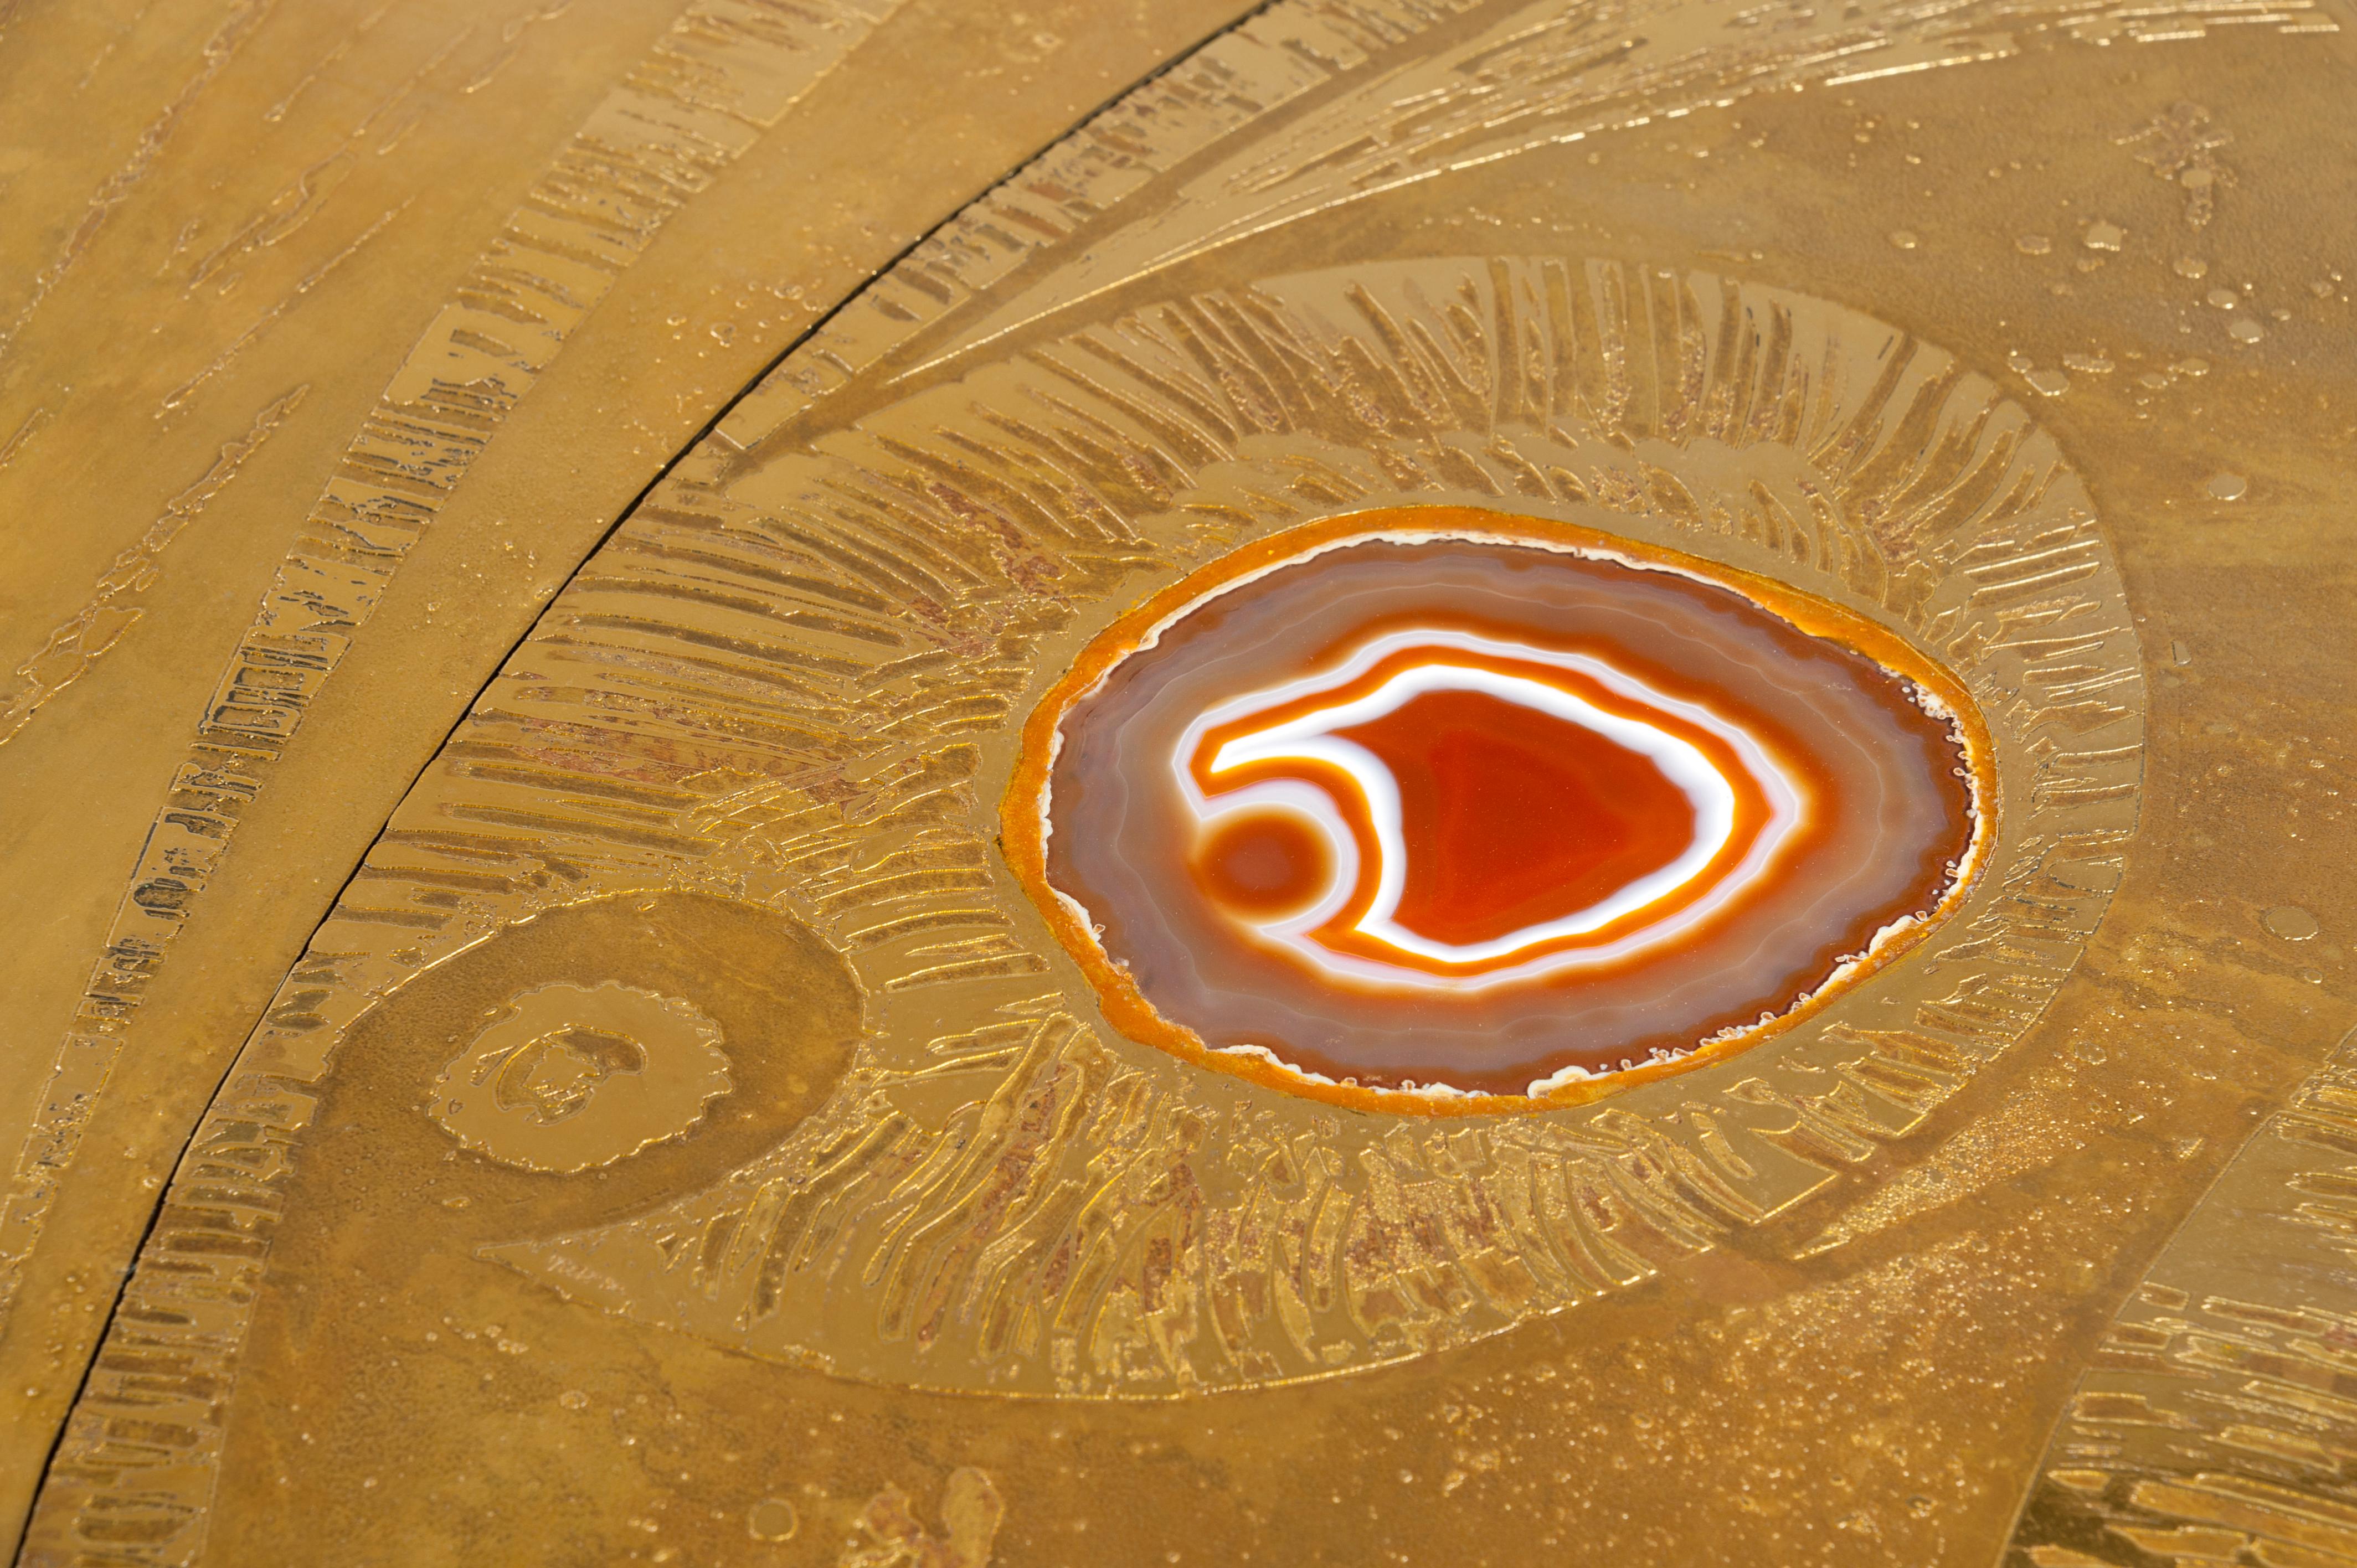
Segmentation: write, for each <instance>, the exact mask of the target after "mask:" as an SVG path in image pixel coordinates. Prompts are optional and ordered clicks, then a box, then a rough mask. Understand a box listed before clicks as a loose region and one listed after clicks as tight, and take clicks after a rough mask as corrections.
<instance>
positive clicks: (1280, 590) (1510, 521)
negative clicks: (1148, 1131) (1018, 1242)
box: [1004, 508, 1987, 1109]
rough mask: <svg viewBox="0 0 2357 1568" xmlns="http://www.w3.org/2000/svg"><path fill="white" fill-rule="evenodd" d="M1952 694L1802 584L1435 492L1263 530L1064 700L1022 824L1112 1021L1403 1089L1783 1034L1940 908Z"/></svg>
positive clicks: (1018, 840)
mask: <svg viewBox="0 0 2357 1568" xmlns="http://www.w3.org/2000/svg"><path fill="white" fill-rule="evenodd" d="M1980 733H1981V732H1980V730H1979V727H1978V725H1976V724H1975V723H1974V722H1973V718H1972V714H1971V712H1970V707H1969V703H1968V702H1967V701H1966V699H1965V698H1964V694H1963V693H1962V692H1961V691H1960V690H1958V689H1956V688H1955V686H1954V684H1953V682H1951V681H1950V680H1948V679H1947V678H1946V677H1945V676H1944V675H1943V673H1942V672H1941V671H1938V670H1937V669H1936V667H1934V666H1932V665H1931V664H1930V663H1929V662H1928V661H1927V660H1923V659H1921V656H1920V655H1917V654H1915V653H1913V651H1912V650H1910V649H1909V648H1907V646H1906V645H1905V644H1904V643H1903V642H1902V641H1901V640H1900V639H1898V638H1897V637H1896V636H1894V635H1893V634H1891V633H1889V632H1888V631H1886V630H1884V629H1883V628H1879V627H1878V626H1876V625H1874V624H1873V623H1871V622H1868V621H1867V620H1865V619H1864V618H1860V617H1857V616H1856V615H1853V614H1851V613H1850V612H1848V611H1846V610H1843V609H1841V608H1839V607H1835V606H1834V605H1831V604H1828V603H1825V602H1824V601H1822V600H1819V599H1816V598H1813V597H1812V596H1806V595H1803V594H1800V593H1798V592H1797V591H1795V590H1792V589H1791V588H1788V587H1785V586H1783V585H1776V584H1770V583H1766V582H1763V581H1760V580H1758V579H1754V578H1751V577H1749V576H1748V575H1744V574H1738V573H1735V572H1731V571H1728V570H1726V569H1723V568H1717V567H1712V566H1709V565H1707V564H1705V563H1702V562H1699V561H1695V560H1690V559H1688V558H1684V557H1681V556H1675V555H1673V554H1671V553H1666V552H1662V551H1658V550H1652V549H1648V548H1644V547H1641V546H1638V545H1635V544H1633V543H1631V542H1628V541H1625V540H1617V539H1610V538H1608V537H1607V536H1603V535H1598V534H1593V533H1590V532H1587V531H1584V530H1579V529H1575V528H1571V527H1568V526H1566V525H1562V524H1555V523H1548V522H1544V521H1538V520H1534V519H1517V518H1507V517H1502V516H1497V515H1492V514H1488V513H1480V512H1469V511H1461V510H1450V509H1437V508H1419V509H1413V510H1401V511H1394V512H1388V513H1380V514H1370V515H1362V516H1361V517H1358V518H1352V519H1343V520H1338V521H1336V522H1333V523H1329V524H1321V525H1315V526H1313V527H1311V528H1308V529H1304V530H1297V531H1295V532H1293V533H1290V534H1286V535H1281V536H1278V537H1276V538H1275V539H1272V540H1268V541H1265V542H1262V543H1260V544H1259V545H1256V546H1253V547H1248V548H1247V549H1246V550H1244V551H1240V552H1238V553H1235V554H1233V555H1231V556H1229V557H1227V558H1225V559H1223V560H1222V561H1221V562H1218V563H1214V564H1212V565H1211V566H1210V567H1207V568H1205V569H1204V570H1203V571H1201V572H1199V573H1197V574H1196V575H1194V576H1192V577H1190V578H1189V579H1188V580H1187V581H1186V582H1183V583H1181V584H1179V585H1176V586H1175V587H1174V588H1173V589H1171V590H1170V591H1169V592H1167V593H1165V594H1163V595H1160V596H1157V598H1155V599H1154V600H1153V601H1151V602H1150V603H1148V604H1147V605H1146V606H1145V607H1142V608H1141V609H1139V610H1138V611H1136V612H1135V613H1134V614H1133V615H1131V616H1129V617H1127V618H1125V619H1124V620H1123V621H1121V622H1120V623H1118V624H1116V625H1115V626H1114V627H1113V628H1110V629H1108V630H1107V631H1106V632H1105V633H1104V634H1103V636H1101V637H1100V638H1098V639H1097V640H1096V641H1095V642H1094V643H1093V644H1092V645H1091V647H1090V648H1089V650H1087V652H1086V653H1085V654H1084V655H1083V656H1082V659H1081V660H1079V662H1078V664H1077V665H1076V667H1075V668H1074V669H1073V671H1071V673H1070V674H1069V675H1068V676H1067V677H1066V678H1065V679H1064V680H1063V681H1062V682H1060V683H1059V685H1058V686H1057V687H1056V689H1055V690H1054V691H1052V692H1051V693H1049V696H1048V698H1047V699H1046V701H1044V702H1043V703H1042V704H1041V706H1040V708H1039V712H1038V713H1037V714H1034V716H1033V720H1032V723H1031V725H1030V726H1029V727H1028V730H1027V733H1026V737H1025V756H1024V757H1023V759H1022V762H1021V764H1020V765H1019V766H1018V768H1017V776H1016V779H1015V781H1014V785H1013V787H1012V788H1011V789H1010V791H1009V793H1008V796H1007V800H1006V809H1005V813H1004V817H1005V823H1004V825H1005V829H1006V835H1005V842H1006V846H1007V850H1008V854H1009V857H1010V861H1011V863H1012V864H1013V865H1014V866H1015V868H1016V870H1017V874H1018V875H1021V876H1022V877H1023V879H1024V881H1025V883H1026V884H1027V886H1028V888H1029V890H1030V891H1031V893H1032V895H1033V897H1034V898H1035V900H1037V901H1038V902H1039V905H1040V907H1041V908H1042V909H1043V910H1044V911H1045V912H1046V913H1047V914H1048V916H1049V920H1050V923H1051V924H1052V925H1053V926H1054V927H1055V928H1056V930H1057V933H1058V935H1059V937H1060V940H1062V941H1063V942H1064V944H1065V946H1066V947H1067V949H1068V950H1071V952H1072V953H1073V955H1074V956H1075V957H1076V958H1077V959H1078V960H1079V961H1081V962H1082V966H1083V967H1084V968H1085V969H1086V970H1087V971H1088V972H1089V974H1090V977H1091V979H1092V981H1093V982H1094V983H1096V985H1097V987H1098V990H1099V992H1100V993H1101V995H1102V996H1103V1000H1104V1002H1105V1004H1106V1009H1107V1013H1108V1016H1109V1017H1111V1018H1112V1019H1113V1021H1114V1023H1115V1024H1116V1025H1117V1026H1120V1027H1122V1028H1124V1029H1125V1031H1127V1032H1129V1033H1131V1034H1133V1035H1135V1036H1138V1037H1140V1038H1142V1039H1146V1040H1147V1041H1149V1042H1151V1043H1153V1044H1157V1045H1160V1046H1163V1047H1167V1048H1170V1049H1174V1050H1176V1051H1178V1052H1179V1053H1180V1054H1181V1055H1185V1056H1189V1057H1191V1058H1196V1059H1200V1060H1205V1061H1208V1062H1210V1063H1211V1064H1212V1065H1220V1066H1227V1067H1230V1068H1232V1069H1242V1070H1245V1071H1247V1072H1248V1073H1249V1074H1250V1075H1252V1076H1256V1077H1262V1078H1265V1079H1270V1080H1272V1081H1275V1082H1277V1083H1279V1084H1280V1085H1282V1086H1284V1087H1287V1088H1292V1089H1297V1090H1303V1091H1307V1092H1312V1093H1317V1094H1318V1095H1320V1097H1322V1098H1331V1099H1340V1100H1344V1101H1351V1102H1356V1103H1366V1102H1369V1101H1372V1102H1376V1103H1382V1104H1385V1105H1387V1106H1389V1107H1391V1108H1395V1109H1471V1108H1482V1109H1489V1108H1496V1107H1497V1106H1499V1104H1500V1103H1501V1099H1500V1097H1507V1098H1510V1099H1512V1098H1519V1099H1522V1100H1523V1101H1524V1102H1530V1101H1533V1100H1562V1099H1570V1098H1585V1097H1587V1095H1589V1094H1592V1093H1593V1092H1595V1090H1596V1089H1597V1088H1598V1086H1599V1085H1601V1084H1603V1083H1605V1082H1606V1081H1607V1080H1610V1079H1620V1080H1628V1079H1632V1078H1635V1077H1641V1076H1646V1075H1648V1074H1649V1073H1651V1072H1653V1071H1658V1070H1661V1069H1664V1068H1667V1067H1674V1066H1675V1065H1678V1064H1681V1063H1686V1062H1691V1061H1693V1060H1695V1059H1699V1058H1702V1057H1706V1056H1714V1055H1719V1054H1724V1053H1725V1052H1726V1051H1727V1050H1729V1049H1734V1048H1739V1047H1740V1046H1742V1045H1744V1044H1748V1043H1749V1042H1750V1041H1752V1040H1754V1039H1756V1038H1759V1037H1760V1036H1764V1035H1765V1034H1767V1033H1770V1032H1773V1031H1774V1030H1776V1029H1778V1028H1781V1027H1783V1026H1788V1025H1789V1024H1790V1023H1792V1021H1794V1020H1796V1019H1797V1018H1799V1017H1800V1016H1802V1015H1804V1014H1805V1013H1807V1012H1808V1011H1811V1010H1812V1009H1813V1007H1815V1006H1817V1005H1821V1004H1823V1003H1824V1002H1825V1001H1826V1000H1829V999H1830V997H1831V996H1832V994H1833V993H1835V992H1836V991H1838V990H1839V989H1840V988H1841V987H1842V986H1843V985H1845V984H1846V983H1849V982H1850V981H1853V980H1855V979H1856V978H1857V977H1858V976H1860V975H1862V974H1863V973H1865V972H1868V971H1870V970H1871V969H1873V968H1874V967H1876V966H1878V964H1879V963H1881V962H1885V961H1888V960H1889V958H1890V957H1892V956H1894V955H1895V953H1896V952H1897V951H1898V950H1900V948H1902V947H1904V946H1905V945H1906V944H1907V943H1908V942H1910V941H1911V940H1915V939H1916V938H1918V937H1920V935H1921V932H1922V931H1923V930H1924V929H1926V928H1927V927H1928V925H1929V924H1930V923H1931V922H1932V921H1933V920H1935V919H1936V918H1939V917H1940V916H1941V915H1943V914H1944V913H1945V912H1946V911H1947V910H1948V909H1949V908H1953V906H1954V904H1955V903H1956V902H1957V901H1958V899H1959V898H1960V897H1961V895H1962V892H1963V890H1964V886H1965V884H1966V883H1967V882H1968V881H1969V880H1970V875H1971V870H1972V867H1973V865H1975V861H1976V860H1977V851H1978V847H1979V843H1980V839H1981V834H1982V832H1983V830H1984V826H1985V822H1984V813H1983V811H1981V809H1980V802H1981V800H1983V799H1985V798H1986V793H1987V790H1986V779H1985V777H1983V775H1985V773H1986V744H1985V742H1981V741H1980V740H1979V738H1978V737H1979V736H1980Z"/></svg>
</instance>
